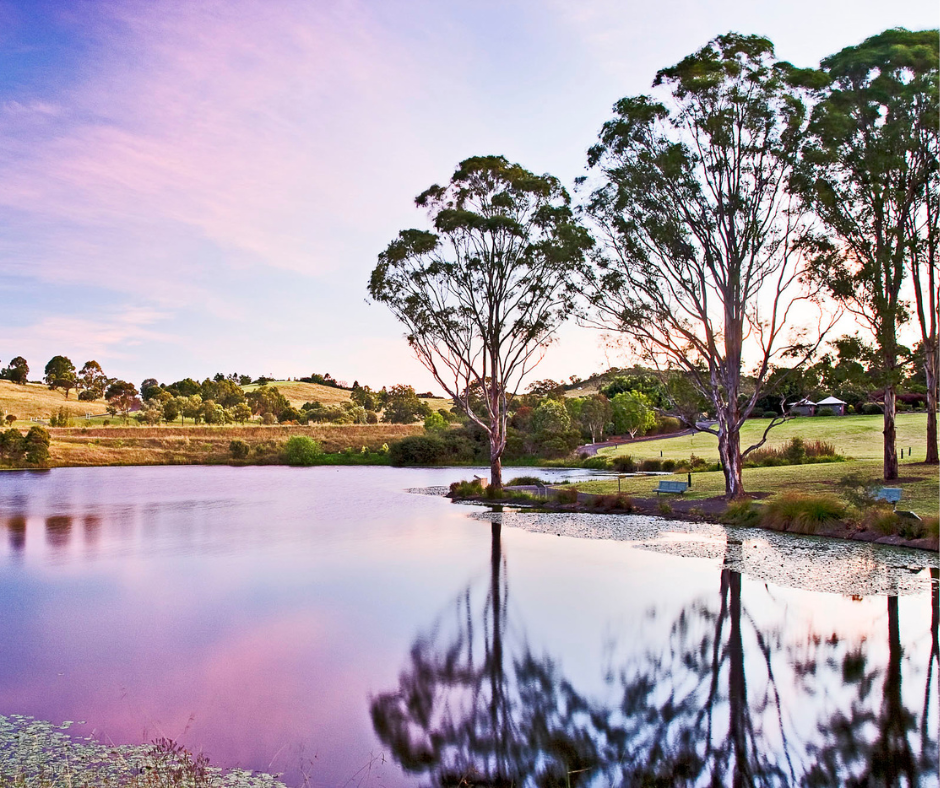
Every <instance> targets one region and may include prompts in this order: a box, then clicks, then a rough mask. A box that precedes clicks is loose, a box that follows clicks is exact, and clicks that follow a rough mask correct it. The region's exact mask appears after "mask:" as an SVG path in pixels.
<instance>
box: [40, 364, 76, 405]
mask: <svg viewBox="0 0 940 788" xmlns="http://www.w3.org/2000/svg"><path fill="white" fill-rule="evenodd" d="M45 372H46V374H45V376H44V377H43V380H44V381H45V382H46V384H47V385H48V386H49V388H51V389H65V397H66V399H68V396H69V391H70V390H71V389H73V388H75V386H76V385H77V384H78V376H77V375H76V373H75V365H74V364H73V363H72V362H71V360H69V359H68V358H66V357H65V356H53V357H52V358H51V359H50V360H49V363H48V364H46V370H45Z"/></svg>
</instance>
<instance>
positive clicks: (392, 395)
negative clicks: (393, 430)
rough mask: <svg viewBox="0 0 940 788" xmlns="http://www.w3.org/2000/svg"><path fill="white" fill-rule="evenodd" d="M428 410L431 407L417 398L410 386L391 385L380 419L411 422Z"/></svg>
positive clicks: (391, 422)
mask: <svg viewBox="0 0 940 788" xmlns="http://www.w3.org/2000/svg"><path fill="white" fill-rule="evenodd" d="M430 412H431V409H430V408H429V407H428V406H427V405H425V404H424V403H423V402H422V401H421V400H420V399H419V398H418V395H417V394H416V393H415V390H414V389H413V388H412V387H411V386H392V387H391V388H390V389H389V390H388V398H387V399H386V400H385V411H384V413H383V414H382V421H387V422H389V423H390V424H411V423H412V422H413V421H416V420H417V419H418V418H419V417H421V416H427V415H428V413H430Z"/></svg>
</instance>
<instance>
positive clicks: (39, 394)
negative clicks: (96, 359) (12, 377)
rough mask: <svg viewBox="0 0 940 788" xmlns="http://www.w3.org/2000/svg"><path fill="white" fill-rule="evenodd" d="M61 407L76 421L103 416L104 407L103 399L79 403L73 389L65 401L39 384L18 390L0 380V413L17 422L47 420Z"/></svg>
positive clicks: (32, 384)
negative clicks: (91, 415) (0, 411)
mask: <svg viewBox="0 0 940 788" xmlns="http://www.w3.org/2000/svg"><path fill="white" fill-rule="evenodd" d="M63 406H64V407H65V408H67V409H68V410H71V411H72V412H73V413H74V414H75V415H76V416H79V417H80V416H84V415H85V414H86V413H95V414H103V413H106V412H107V403H105V401H104V400H103V399H100V400H95V401H94V402H79V401H78V399H77V392H76V391H75V390H74V389H73V390H72V391H71V392H69V398H68V399H66V398H65V394H64V393H63V392H62V391H50V390H49V388H48V387H47V386H44V385H42V384H41V383H27V384H26V385H25V386H18V385H16V384H15V383H10V381H8V380H0V410H2V411H3V412H4V413H12V414H14V415H15V416H17V417H19V418H20V419H29V418H42V419H48V418H49V416H51V415H52V414H53V413H54V412H55V411H57V410H58V409H59V408H61V407H63Z"/></svg>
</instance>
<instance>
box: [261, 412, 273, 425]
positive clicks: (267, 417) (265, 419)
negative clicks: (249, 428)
mask: <svg viewBox="0 0 940 788" xmlns="http://www.w3.org/2000/svg"><path fill="white" fill-rule="evenodd" d="M276 421H277V417H276V416H275V415H274V414H273V413H265V414H263V415H262V416H261V423H262V424H274V422H276Z"/></svg>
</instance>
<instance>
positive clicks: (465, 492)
mask: <svg viewBox="0 0 940 788" xmlns="http://www.w3.org/2000/svg"><path fill="white" fill-rule="evenodd" d="M485 494H486V488H485V487H484V486H483V482H482V481H480V480H479V479H471V480H470V481H459V482H453V483H452V484H451V485H450V497H451V498H455V499H458V500H459V499H461V498H480V497H482V496H483V495H485Z"/></svg>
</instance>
